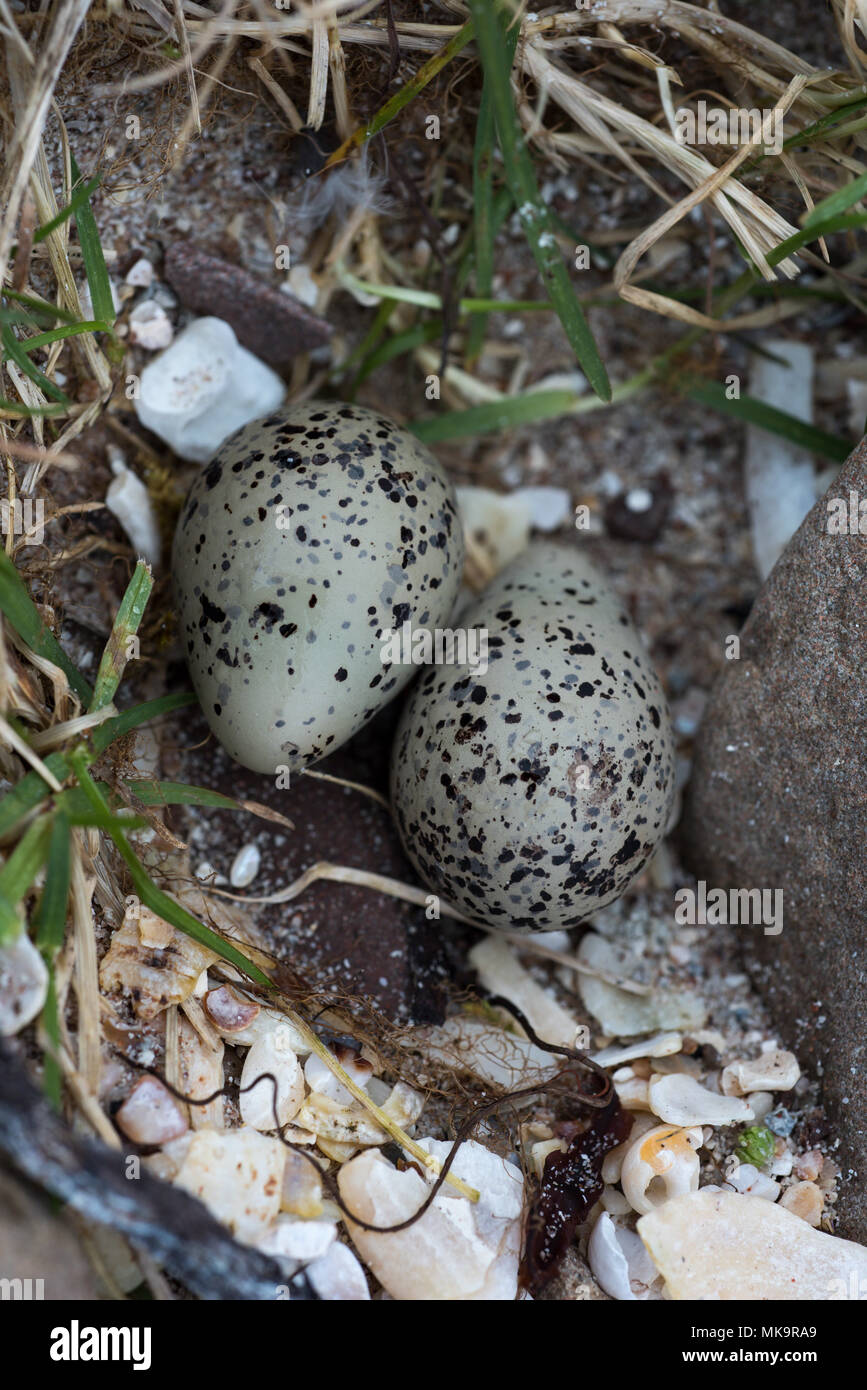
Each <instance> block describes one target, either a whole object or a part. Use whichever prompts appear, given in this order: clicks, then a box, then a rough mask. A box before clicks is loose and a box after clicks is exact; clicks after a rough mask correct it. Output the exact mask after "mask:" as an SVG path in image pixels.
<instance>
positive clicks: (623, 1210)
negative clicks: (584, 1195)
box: [599, 1187, 632, 1216]
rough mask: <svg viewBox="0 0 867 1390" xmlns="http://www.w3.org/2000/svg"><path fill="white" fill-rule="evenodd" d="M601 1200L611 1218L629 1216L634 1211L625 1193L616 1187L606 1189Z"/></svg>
mask: <svg viewBox="0 0 867 1390" xmlns="http://www.w3.org/2000/svg"><path fill="white" fill-rule="evenodd" d="M599 1200H600V1202H601V1203H602V1207H603V1209H604V1210H605V1211H607V1212H608V1213H609V1215H610V1216H628V1215H629V1213H630V1212H631V1211H632V1207H631V1206H630V1205H629V1203H628V1202H627V1200H626V1198H625V1197H624V1195H623V1193H622V1192H621V1191H620V1190H619V1189H618V1188H616V1187H606V1188H604V1190H603V1192H602V1196H601V1197H600V1198H599Z"/></svg>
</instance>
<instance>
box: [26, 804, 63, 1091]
mask: <svg viewBox="0 0 867 1390" xmlns="http://www.w3.org/2000/svg"><path fill="white" fill-rule="evenodd" d="M69 861H70V824H69V821H68V820H67V819H66V816H64V815H63V813H62V812H58V814H57V815H56V816H55V818H54V824H53V825H52V827H51V838H50V840H49V845H48V859H47V863H46V868H45V887H44V888H43V890H42V894H41V896H40V899H39V902H38V903H37V905H36V909H35V911H34V913H33V923H34V926H35V928H36V945H37V946H38V948H39V950H40V951H41V952H42V957H43V960H44V961H45V964H46V967H47V969H48V993H47V995H46V997H45V1004H44V1007H43V1009H42V1018H41V1023H42V1028H43V1031H44V1033H45V1035H46V1037H47V1038H48V1040H49V1043H50V1044H51V1045H52V1047H53V1049H54V1050H55V1051H56V1050H57V1049H58V1048H59V1046H60V1018H59V1014H58V1007H57V981H56V978H55V973H54V957H55V956H56V954H57V952H58V951H59V950H60V947H61V946H62V945H63V938H64V936H65V934H66V908H67V902H68V899H69ZM42 1086H43V1090H44V1091H45V1094H46V1096H47V1097H48V1099H49V1100H50V1101H51V1103H52V1105H54V1106H55V1108H56V1109H59V1108H60V1095H61V1089H62V1077H61V1072H60V1067H59V1066H58V1064H57V1062H56V1061H55V1058H54V1056H53V1055H52V1052H51V1050H48V1049H47V1050H46V1052H45V1058H44V1063H43V1074H42Z"/></svg>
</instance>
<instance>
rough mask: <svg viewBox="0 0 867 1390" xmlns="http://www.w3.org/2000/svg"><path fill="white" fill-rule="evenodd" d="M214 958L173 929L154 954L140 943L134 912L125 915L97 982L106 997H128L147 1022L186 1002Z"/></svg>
mask: <svg viewBox="0 0 867 1390" xmlns="http://www.w3.org/2000/svg"><path fill="white" fill-rule="evenodd" d="M218 959H219V957H218V956H217V955H216V953H215V952H214V951H209V950H208V948H207V947H206V946H200V945H199V943H198V942H197V941H193V940H192V938H191V937H189V936H186V935H185V934H184V933H183V932H180V931H176V930H175V929H174V928H172V933H171V936H170V938H169V942H168V945H167V946H166V947H165V948H163V949H162V950H160V951H159V952H158V953H157V954H156V955H155V953H154V949H153V948H152V947H150V946H145V945H143V943H142V941H141V937H140V936H139V925H138V913H137V912H127V913H126V914H125V915H124V919H123V923H122V924H121V926H120V927H119V928H118V930H117V931H116V932H114V933H113V934H112V938H111V945H110V946H109V948H108V951H107V953H106V955H105V956H104V957H103V959H102V963H101V964H100V967H99V983H100V985H101V986H102V988H103V990H104V991H105V992H106V993H107V994H112V993H114V992H115V991H118V990H122V991H123V992H124V993H127V994H129V995H131V997H132V1003H133V1009H134V1010H135V1013H136V1015H137V1016H138V1017H139V1018H142V1019H145V1020H148V1019H152V1018H156V1016H157V1014H159V1013H161V1012H162V1010H163V1009H165V1008H168V1006H169V1004H180V1003H182V1002H183V1001H184V1000H185V999H188V998H189V997H190V995H191V994H193V992H194V990H195V988H196V985H197V984H198V981H199V976H200V975H201V973H202V971H203V970H207V968H208V966H210V965H213V964H214V962H215V961H216V960H218Z"/></svg>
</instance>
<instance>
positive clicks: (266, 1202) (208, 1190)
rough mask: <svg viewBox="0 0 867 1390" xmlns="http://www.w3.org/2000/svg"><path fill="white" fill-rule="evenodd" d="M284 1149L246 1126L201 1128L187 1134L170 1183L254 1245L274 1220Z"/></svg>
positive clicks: (278, 1201) (242, 1238)
mask: <svg viewBox="0 0 867 1390" xmlns="http://www.w3.org/2000/svg"><path fill="white" fill-rule="evenodd" d="M174 1143H175V1144H177V1145H184V1143H185V1140H184V1139H179V1140H175V1141H174ZM171 1149H172V1153H171V1156H172V1157H174V1145H172V1146H171ZM285 1152H286V1151H285V1149H284V1148H283V1145H282V1144H281V1143H280V1141H279V1139H273V1138H269V1137H268V1136H267V1135H265V1134H259V1133H258V1131H257V1130H255V1129H251V1128H250V1127H249V1126H246V1125H245V1126H244V1128H242V1129H233V1130H227V1131H225V1132H223V1133H217V1132H216V1131H215V1130H209V1129H202V1130H199V1131H198V1133H196V1134H193V1135H192V1136H190V1137H189V1143H188V1145H187V1148H186V1152H185V1153H184V1156H183V1159H182V1161H181V1163H180V1169H179V1172H178V1175H177V1177H176V1178H175V1184H176V1185H177V1186H178V1187H182V1188H184V1189H185V1190H186V1191H187V1192H191V1193H192V1194H193V1196H194V1197H198V1198H199V1201H201V1202H204V1204H205V1206H206V1207H207V1208H208V1209H209V1211H211V1212H212V1213H213V1215H214V1216H215V1217H216V1218H217V1220H218V1221H222V1223H223V1225H224V1226H228V1228H229V1230H230V1231H232V1232H233V1233H234V1234H235V1235H236V1236H237V1238H238V1240H240V1241H244V1242H245V1243H246V1244H248V1245H255V1244H256V1242H257V1241H258V1240H260V1239H261V1237H262V1236H263V1235H264V1234H265V1232H266V1230H267V1229H268V1227H269V1226H272V1225H273V1223H274V1222H275V1221H276V1219H277V1213H278V1211H279V1209H280V1192H281V1188H282V1184H283V1164H284V1161H285V1159H284V1155H285Z"/></svg>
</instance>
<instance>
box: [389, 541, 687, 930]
mask: <svg viewBox="0 0 867 1390" xmlns="http://www.w3.org/2000/svg"><path fill="white" fill-rule="evenodd" d="M461 622H462V623H463V624H465V625H466V626H467V627H468V628H478V629H481V630H486V631H487V634H488V669H487V671H486V672H484V673H482V668H481V664H479V665H477V667H476V671H475V673H474V671H473V669H472V668H471V667H470V666H468V665H462V666H444V665H443V666H435V665H434V666H428V667H426V668H425V670H424V672H423V674H422V676H421V678H420V679H419V681H418V683H417V684H416V685H415V687H414V688H413V690H412V691H411V693H410V695H409V697H408V699H407V704H406V708H405V709H404V711H403V712H402V715H401V719H400V723H399V726H398V729H397V733H396V736H395V742H394V750H393V754H392V765H391V791H392V805H393V808H394V813H395V817H396V820H397V824H398V829H399V831H400V834H401V838H402V840H403V844H404V848H405V849H406V852H407V854H408V856H409V858H410V859H411V860H412V862H413V864H414V865H415V866H416V868H417V870H418V872H419V874H420V875H421V877H422V878H423V879H424V880H425V882H426V883H427V884H429V885H430V887H431V888H432V889H433V890H434V891H435V892H436V893H439V894H441V895H442V897H443V898H444V899H445V900H446V901H447V902H450V903H451V904H453V905H454V906H456V907H457V908H459V909H460V910H461V911H462V912H464V913H466V914H467V915H468V916H469V917H471V918H472V919H473V920H475V921H478V922H480V923H482V924H484V925H486V926H491V927H500V928H502V929H503V930H508V931H528V930H531V931H550V930H555V929H557V928H563V927H574V926H577V924H578V923H579V922H581V921H583V920H584V918H586V917H587V916H589V915H590V914H591V913H593V912H595V911H596V910H597V909H598V908H600V907H602V906H604V904H605V903H608V902H611V901H612V900H613V899H614V898H617V897H618V896H619V895H620V894H621V893H622V892H623V890H624V889H625V888H626V886H627V884H628V883H629V881H630V880H631V879H633V878H634V877H635V875H636V874H637V873H638V872H639V870H641V869H642V868H643V867H644V865H645V864H646V863H647V862H648V860H649V859H650V857H651V855H652V854H653V852H654V850H655V849H656V846H657V845H658V843H659V841H660V839H661V838H662V836H663V834H664V832H665V829H666V826H667V822H668V815H669V811H670V808H671V804H672V799H673V796H674V756H673V740H672V735H671V729H670V725H669V717H668V712H667V709H666V705H665V698H664V696H663V693H662V690H661V688H660V684H659V681H658V679H657V677H656V675H655V674H654V672H653V671H652V670H651V669H650V666H649V664H648V659H647V656H646V655H645V653H644V651H643V649H642V646H641V642H640V641H639V638H638V635H637V633H636V632H635V629H634V628H633V626H632V624H631V622H630V620H629V618H628V617H627V616H626V614H625V613H624V611H623V609H622V608H621V606H620V604H619V603H618V601H617V599H616V597H615V596H614V594H613V593H612V591H611V589H610V588H609V587H608V585H607V584H606V582H605V580H604V578H603V577H602V575H601V574H600V573H599V571H598V570H597V569H595V568H594V566H593V565H592V564H591V563H590V562H589V561H588V560H587V559H585V558H584V556H583V555H582V554H581V553H580V551H579V550H578V549H576V548H574V547H568V546H561V545H556V544H552V543H549V542H543V543H538V544H535V545H532V546H531V547H530V548H529V550H527V551H526V552H525V553H524V554H523V555H521V556H520V557H519V558H518V559H517V560H514V561H513V562H512V563H511V564H510V565H509V566H508V567H507V568H506V569H504V570H503V572H502V573H501V574H500V575H499V576H498V577H497V578H496V579H495V580H494V581H493V583H492V584H491V585H490V587H489V588H488V589H487V590H486V591H485V592H484V593H483V594H482V595H481V597H480V598H479V599H478V600H477V601H476V602H475V603H474V604H473V606H472V607H471V608H470V609H469V610H468V611H467V612H466V613H464V614H463V615H462V617H461Z"/></svg>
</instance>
